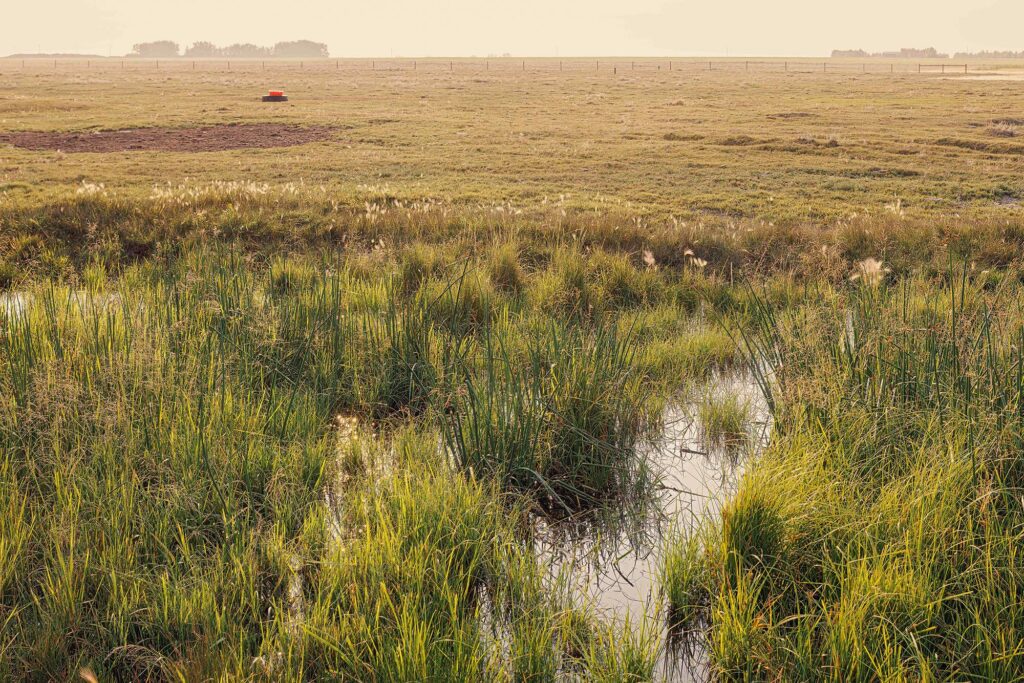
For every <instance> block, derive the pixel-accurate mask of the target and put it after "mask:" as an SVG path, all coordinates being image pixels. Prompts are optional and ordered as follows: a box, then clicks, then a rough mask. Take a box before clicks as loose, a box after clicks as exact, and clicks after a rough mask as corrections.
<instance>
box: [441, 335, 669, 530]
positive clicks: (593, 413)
mask: <svg viewBox="0 0 1024 683" xmlns="http://www.w3.org/2000/svg"><path fill="white" fill-rule="evenodd" d="M635 344H636V342H635V340H633V339H631V338H630V337H628V336H625V337H620V336H619V335H618V334H616V333H614V332H612V331H609V330H605V329H598V330H597V331H595V332H594V333H593V334H585V333H583V334H581V333H578V332H571V331H568V330H565V329H564V328H561V327H558V326H554V327H552V328H551V330H550V331H549V332H548V333H547V334H546V335H545V336H544V338H543V340H541V341H540V342H537V343H534V344H533V345H532V346H531V347H530V349H529V350H528V353H527V357H526V358H525V359H516V358H513V357H512V356H511V355H510V354H509V353H508V350H507V349H505V348H503V347H501V346H500V345H499V343H498V342H497V341H496V340H489V341H488V346H487V353H486V355H485V358H484V372H483V375H482V376H481V377H474V376H472V375H467V376H466V378H465V379H464V380H463V383H462V387H461V389H460V390H459V391H458V392H456V394H455V398H454V399H453V403H452V405H451V406H450V407H449V410H448V417H447V419H446V420H445V439H446V444H447V446H448V448H449V450H450V452H451V453H452V456H453V457H454V459H455V461H456V463H457V464H458V465H459V466H460V467H461V468H463V469H464V470H466V471H469V472H475V473H477V474H486V475H488V476H491V477H494V478H496V479H497V480H498V481H499V482H501V483H502V485H503V486H505V487H509V488H512V489H517V490H528V491H533V492H534V493H535V494H536V495H537V497H538V499H539V500H540V501H541V502H542V504H543V505H544V506H545V507H548V508H552V509H562V510H566V511H573V510H576V509H579V508H580V507H585V506H589V505H593V504H594V503H596V502H597V501H599V500H603V499H608V498H610V497H615V496H622V495H635V494H636V492H637V489H639V488H642V485H643V483H644V481H645V480H646V478H647V476H648V472H647V470H646V465H645V463H644V462H643V460H642V458H640V457H639V456H638V455H637V453H636V446H637V444H638V442H639V441H640V439H641V438H642V437H643V435H644V432H645V429H646V428H647V426H648V424H649V422H650V414H651V413H650V408H651V407H650V406H649V405H648V404H647V402H646V400H645V397H644V395H643V386H642V384H641V382H640V381H639V379H638V377H637V375H636V373H635V372H634V370H633V362H634V355H635V348H636V346H635Z"/></svg>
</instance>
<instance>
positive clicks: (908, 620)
mask: <svg viewBox="0 0 1024 683" xmlns="http://www.w3.org/2000/svg"><path fill="white" fill-rule="evenodd" d="M1020 296H1021V288H1020V285H1019V284H1018V283H1016V282H1012V281H1008V280H1004V281H1003V282H1002V283H1000V284H999V285H998V286H996V287H994V288H992V287H989V286H988V284H987V281H986V279H985V278H974V277H969V276H968V274H967V273H964V272H962V271H957V270H953V271H951V272H950V273H949V274H948V275H947V277H945V278H944V280H943V281H939V282H936V281H928V280H923V279H916V280H909V281H905V282H903V283H901V284H898V285H895V286H886V285H885V284H881V285H877V286H871V285H857V286H855V287H852V288H850V289H848V290H846V291H842V292H831V293H826V296H825V297H824V300H823V302H822V303H821V304H819V305H818V306H814V307H809V308H805V309H803V310H800V311H788V312H786V311H783V312H776V311H769V309H768V308H767V307H766V308H765V309H764V315H765V316H770V318H767V317H766V318H765V319H764V320H762V322H761V323H759V324H758V325H755V326H753V329H754V330H758V329H760V330H763V332H760V333H758V332H751V334H761V335H771V336H770V338H769V337H767V336H761V337H760V338H759V339H758V340H756V343H755V344H753V345H751V348H763V347H765V346H767V345H775V348H774V349H773V353H774V354H775V356H774V357H775V358H777V359H778V361H779V362H780V363H781V368H780V371H779V372H777V373H776V374H775V375H774V378H773V380H772V381H773V386H772V390H773V392H774V394H773V395H774V398H775V404H774V409H775V413H776V421H777V426H778V429H777V431H776V435H775V440H774V442H773V444H772V445H771V447H770V448H769V450H768V452H767V453H766V454H765V455H764V456H763V457H762V458H761V459H760V460H759V461H757V462H756V463H755V464H754V465H753V468H752V469H751V470H750V471H749V472H748V474H747V475H746V476H745V477H744V479H743V481H742V483H741V485H740V489H739V491H738V493H737V495H736V496H735V497H734V498H733V499H732V500H731V501H729V503H728V504H727V505H726V507H725V509H724V510H723V513H722V518H721V521H720V522H717V523H712V524H710V525H708V526H706V527H705V533H704V535H705V537H706V538H705V539H704V543H703V544H702V545H701V546H700V547H699V548H697V547H695V546H694V544H693V542H692V541H689V540H684V539H678V540H677V541H675V542H674V543H673V544H672V547H671V548H670V551H669V553H668V560H667V562H666V568H665V579H664V580H665V586H666V592H667V595H668V597H669V599H670V601H671V603H672V606H673V608H674V610H673V613H674V614H675V615H676V617H675V619H676V621H677V623H678V624H679V625H680V626H682V627H686V625H687V624H695V625H697V626H698V627H699V625H700V624H701V623H708V624H710V625H709V626H708V627H707V634H708V638H709V640H708V643H709V646H710V651H711V660H712V666H713V668H714V670H715V671H716V672H717V674H718V675H719V676H720V677H723V678H726V679H752V678H753V679H762V678H782V679H793V680H811V679H833V680H865V681H867V680H903V679H917V680H921V679H924V680H936V679H942V680H1015V679H1017V678H1019V677H1020V675H1021V671H1024V646H1022V645H1021V643H1022V642H1024V610H1022V609H1021V601H1020V597H1019V591H1018V589H1017V586H1018V584H1019V583H1020V579H1021V577H1022V576H1024V575H1022V573H1021V571H1022V568H1021V564H1020V562H1019V559H1018V553H1017V552H1016V550H1015V549H1014V548H1015V547H1017V545H1018V544H1019V543H1020V541H1021V540H1022V535H1021V534H1022V532H1021V529H1022V522H1024V514H1022V513H1024V511H1022V508H1021V503H1020V497H1019V495H1018V493H1019V491H1020V484H1021V480H1020V458H1019V449H1020V444H1021V437H1022V436H1024V422H1022V420H1021V410H1022V408H1024V402H1022V399H1024V394H1022V393H1021V388H1022V385H1021V376H1022V374H1021V373H1022V367H1024V356H1022V350H1021V349H1022V347H1021V343H1020V341H1021V334H1022V333H1024V317H1022V316H1021V312H1020V309H1019V305H1018V302H1019V300H1020ZM768 320H770V321H771V322H770V323H769V322H767V321H768ZM702 620H706V622H702Z"/></svg>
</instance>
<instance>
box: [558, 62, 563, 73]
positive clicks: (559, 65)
mask: <svg viewBox="0 0 1024 683" xmlns="http://www.w3.org/2000/svg"><path fill="white" fill-rule="evenodd" d="M558 70H559V71H561V70H562V63H561V62H559V63H558Z"/></svg>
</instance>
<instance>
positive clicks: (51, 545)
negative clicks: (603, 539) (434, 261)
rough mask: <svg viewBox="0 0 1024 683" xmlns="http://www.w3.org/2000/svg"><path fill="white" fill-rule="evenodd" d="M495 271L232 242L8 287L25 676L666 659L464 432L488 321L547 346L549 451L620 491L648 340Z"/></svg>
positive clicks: (589, 480) (4, 500)
mask: <svg viewBox="0 0 1024 683" xmlns="http://www.w3.org/2000/svg"><path fill="white" fill-rule="evenodd" d="M471 274H472V273H464V272H462V271H458V272H453V271H451V270H449V271H439V272H438V273H437V274H431V275H428V276H426V277H425V279H424V280H423V281H422V282H420V284H419V286H418V287H417V288H416V290H415V291H408V290H407V289H405V288H404V287H402V286H400V284H399V283H400V282H401V280H400V279H399V277H400V271H398V270H397V269H394V268H392V267H391V266H390V265H389V264H388V263H387V262H381V261H367V262H361V261H359V260H348V259H346V260H339V259H337V258H335V257H333V256H329V255H328V256H323V257H318V256H315V255H305V256H290V257H279V258H276V259H273V260H271V261H270V262H269V263H266V264H264V263H261V262H251V261H248V260H246V259H245V258H244V257H243V256H242V255H241V254H240V253H239V252H237V251H230V250H220V249H218V248H211V249H201V250H196V251H187V252H184V253H182V254H181V255H180V258H178V259H176V260H174V261H173V262H168V263H162V264H156V263H153V264H144V265H139V266H133V267H130V268H128V269H127V270H125V271H123V272H122V273H120V274H108V273H107V271H106V269H105V268H103V267H100V266H95V267H90V269H89V271H88V277H85V278H83V281H82V282H81V283H79V284H76V285H75V286H73V287H72V286H68V285H62V284H58V283H57V282H54V281H45V282H42V283H40V284H38V285H36V286H34V287H32V288H31V289H29V290H28V291H26V292H25V295H26V296H25V299H24V300H25V301H26V302H27V303H26V306H25V308H24V309H20V308H6V307H5V308H3V309H0V551H2V552H0V624H2V626H3V629H2V636H0V678H4V679H13V680H17V679H25V678H45V679H61V680H67V679H71V678H74V677H76V676H77V675H78V672H79V670H80V669H90V670H92V671H95V672H96V674H97V676H99V678H100V679H101V680H106V679H121V680H136V679H157V680H163V679H175V680H205V679H213V678H226V679H240V678H255V679H275V680H276V679H289V680H291V679H303V678H318V677H336V678H343V679H344V678H348V679H356V680H481V679H484V680H507V679H508V678H510V677H515V676H518V675H519V674H521V673H522V674H524V675H525V674H527V673H529V674H530V675H531V676H534V677H535V678H547V679H548V680H551V679H552V678H553V677H555V676H556V675H562V674H563V673H564V672H566V671H569V670H573V671H583V672H585V673H584V674H583V675H584V676H586V677H591V678H598V679H599V678H605V679H614V678H615V677H616V676H618V675H619V673H617V672H627V673H628V672H638V671H639V672H641V673H642V672H643V671H645V670H646V669H645V668H644V667H645V666H646V663H649V662H650V661H653V656H654V655H653V654H652V653H653V652H655V651H656V649H657V644H656V643H655V642H654V641H653V640H651V639H650V638H646V637H644V638H641V637H640V635H638V634H635V633H634V631H635V630H636V629H633V628H630V629H626V630H623V629H622V628H619V627H615V626H612V625H609V624H605V623H603V622H602V620H601V619H600V618H599V617H598V616H596V615H592V614H582V613H581V614H580V615H577V616H576V617H574V616H571V615H573V614H576V610H575V608H574V607H573V606H572V604H571V601H570V600H569V598H568V596H567V595H566V594H565V591H564V590H563V589H561V588H559V587H558V585H557V583H556V584H552V583H551V582H549V581H548V580H547V579H546V578H545V571H544V568H543V567H542V566H540V565H539V563H538V561H537V560H536V559H535V558H534V556H533V552H532V547H531V546H530V544H529V543H528V540H527V539H526V537H525V534H524V533H523V529H524V525H523V524H522V518H523V516H524V515H525V512H524V511H525V509H526V508H527V507H529V506H532V505H534V500H535V499H534V498H533V497H532V494H533V493H535V491H529V492H528V493H529V494H530V495H529V496H526V497H523V496H521V495H520V494H521V493H522V489H521V488H520V487H519V486H510V485H508V484H509V483H510V479H502V478H501V477H494V476H491V474H492V472H491V471H490V470H488V468H487V466H485V465H481V466H479V467H473V466H467V467H457V468H453V467H452V463H451V462H450V461H449V460H448V459H447V457H446V452H445V449H444V448H443V444H444V443H445V440H444V437H443V433H444V431H445V430H443V429H442V430H441V431H437V428H438V427H440V426H441V425H443V424H446V423H447V420H449V419H451V418H452V416H453V415H457V416H459V417H458V418H457V419H460V420H463V419H466V416H467V415H468V413H466V412H464V409H465V408H466V406H467V405H468V404H466V403H465V401H466V400H467V396H468V394H466V393H465V391H466V390H467V387H470V386H472V387H476V386H477V385H478V383H481V384H480V386H490V384H489V383H490V379H489V378H488V377H489V375H488V373H490V377H492V378H496V377H497V376H498V375H497V373H498V370H499V367H500V364H499V363H498V361H497V357H496V355H495V354H493V353H492V352H490V351H488V350H487V348H488V345H492V350H493V349H494V348H499V347H500V348H504V349H508V350H509V353H513V354H517V355H521V354H525V357H526V358H527V361H526V362H525V363H524V364H522V365H521V366H519V365H515V364H513V365H511V366H510V367H515V368H517V370H516V373H517V374H516V377H518V381H521V382H522V386H525V387H536V388H537V391H538V393H537V396H539V397H540V398H541V399H542V400H541V402H540V403H538V404H537V405H540V406H542V407H543V411H542V420H541V422H540V424H539V425H538V427H537V429H538V430H539V435H540V436H539V438H538V442H541V443H543V444H545V445H544V449H543V451H542V453H543V456H542V457H543V458H545V459H547V461H548V463H547V464H546V465H545V466H544V467H538V471H539V472H543V473H545V474H546V475H547V476H548V477H549V478H550V481H551V482H553V484H551V485H552V487H553V489H555V490H559V491H561V499H562V500H563V501H565V502H566V503H567V504H568V503H569V502H575V501H574V500H573V498H572V496H571V495H570V492H572V493H573V494H576V493H577V492H578V493H579V497H580V498H581V499H582V498H583V497H584V495H585V496H588V497H590V496H593V497H594V498H598V497H602V496H605V495H608V494H609V491H610V490H611V489H612V488H615V487H616V486H618V485H619V483H620V482H619V478H620V477H626V478H628V477H627V476H626V474H625V473H626V472H627V471H628V470H629V468H638V467H639V465H638V464H637V463H638V462H639V460H638V459H636V456H635V454H634V453H633V450H632V446H633V445H634V444H635V442H636V440H637V439H639V438H640V434H641V433H642V431H643V428H644V427H645V425H646V417H644V415H646V413H645V412H642V411H639V409H638V406H639V404H640V399H642V398H644V397H643V391H642V388H641V385H640V383H639V379H637V378H636V377H635V376H634V375H633V371H632V359H633V356H634V354H635V353H636V349H635V343H634V342H632V341H629V342H627V341H624V340H622V339H619V338H618V337H615V336H614V335H611V334H610V333H607V334H603V335H602V334H594V333H591V332H579V331H573V330H570V329H566V328H563V327H560V326H559V325H558V324H557V323H556V322H555V321H552V320H551V319H549V318H546V317H544V316H543V315H541V314H540V313H539V312H538V311H537V310H535V309H528V310H523V309H521V308H520V306H521V305H522V301H521V300H520V299H518V297H517V295H514V294H508V295H506V294H499V293H496V292H495V293H493V294H491V295H489V296H490V298H488V299H487V304H486V308H485V309H480V308H478V307H477V305H476V303H472V304H471V305H469V304H467V305H463V303H461V302H462V301H463V298H462V297H463V295H464V293H465V292H466V291H467V290H466V289H465V288H463V289H460V282H464V281H465V280H467V279H468V278H469V277H470V276H471ZM469 286H472V285H469ZM448 297H450V298H448ZM472 301H473V302H480V301H483V299H472ZM479 310H487V311H489V313H488V316H489V317H488V318H486V319H485V318H483V317H479V316H477V313H476V311H479ZM538 330H551V331H549V332H545V333H544V334H539V333H538ZM605 382H610V383H609V384H605ZM617 392H621V395H618V393H617ZM511 397H512V394H508V395H502V396H500V397H499V396H497V395H492V396H491V400H495V401H497V400H500V401H505V402H506V403H507V402H508V401H510V400H511ZM645 400H646V399H645ZM529 405H531V406H532V405H533V404H529ZM531 409H532V407H531ZM446 411H447V412H446ZM460 411H461V412H460ZM339 415H344V416H345V417H344V418H342V419H339ZM446 416H447V417H446ZM410 422H412V423H413V424H414V426H413V427H410V426H409V423H410ZM338 425H341V426H342V427H343V428H344V429H343V430H342V431H339V427H338ZM353 425H358V427H353ZM506 427H507V426H506ZM353 430H355V431H357V432H358V437H359V442H358V443H355V442H352V441H351V437H352V436H353ZM493 438H494V439H496V440H497V442H498V443H499V445H501V447H502V449H503V450H502V451H501V453H502V455H504V454H505V453H506V452H511V451H510V450H509V451H506V450H505V448H504V446H503V445H502V444H505V443H509V444H514V443H515V440H514V439H509V440H506V441H500V440H499V439H498V437H497V436H495V437H493ZM501 439H505V437H504V436H502V437H501ZM538 452H540V451H538ZM535 454H536V453H535ZM479 455H480V461H481V462H488V461H490V460H489V458H487V457H485V456H486V453H482V452H481V453H479ZM618 468H622V469H618ZM609 470H613V471H614V473H613V474H608V471H609ZM510 471H513V470H510ZM634 485H637V486H638V485H639V482H634ZM526 488H530V486H527V487H526ZM543 495H547V494H546V489H545V492H544V493H543ZM581 629H582V630H581ZM584 631H585V632H586V633H590V634H591V636H592V637H593V638H594V639H604V641H603V642H604V643H605V644H604V645H602V646H601V647H597V646H593V647H592V646H591V645H589V644H588V643H590V642H591V641H590V640H587V641H586V643H584V642H583V641H582V640H579V638H577V636H572V637H570V634H571V633H577V635H578V633H582V632H584ZM638 633H639V632H638ZM620 639H625V640H624V641H623V642H625V643H627V645H628V646H627V645H624V646H623V648H622V649H619V648H618V647H616V646H613V643H617V642H618V641H619V640H620ZM638 639H639V640H638ZM594 642H596V641H594ZM623 675H625V674H623ZM630 675H632V674H630Z"/></svg>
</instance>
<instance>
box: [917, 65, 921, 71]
mask: <svg viewBox="0 0 1024 683" xmlns="http://www.w3.org/2000/svg"><path fill="white" fill-rule="evenodd" d="M917 73H921V65H920V64H918V65H917Z"/></svg>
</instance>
